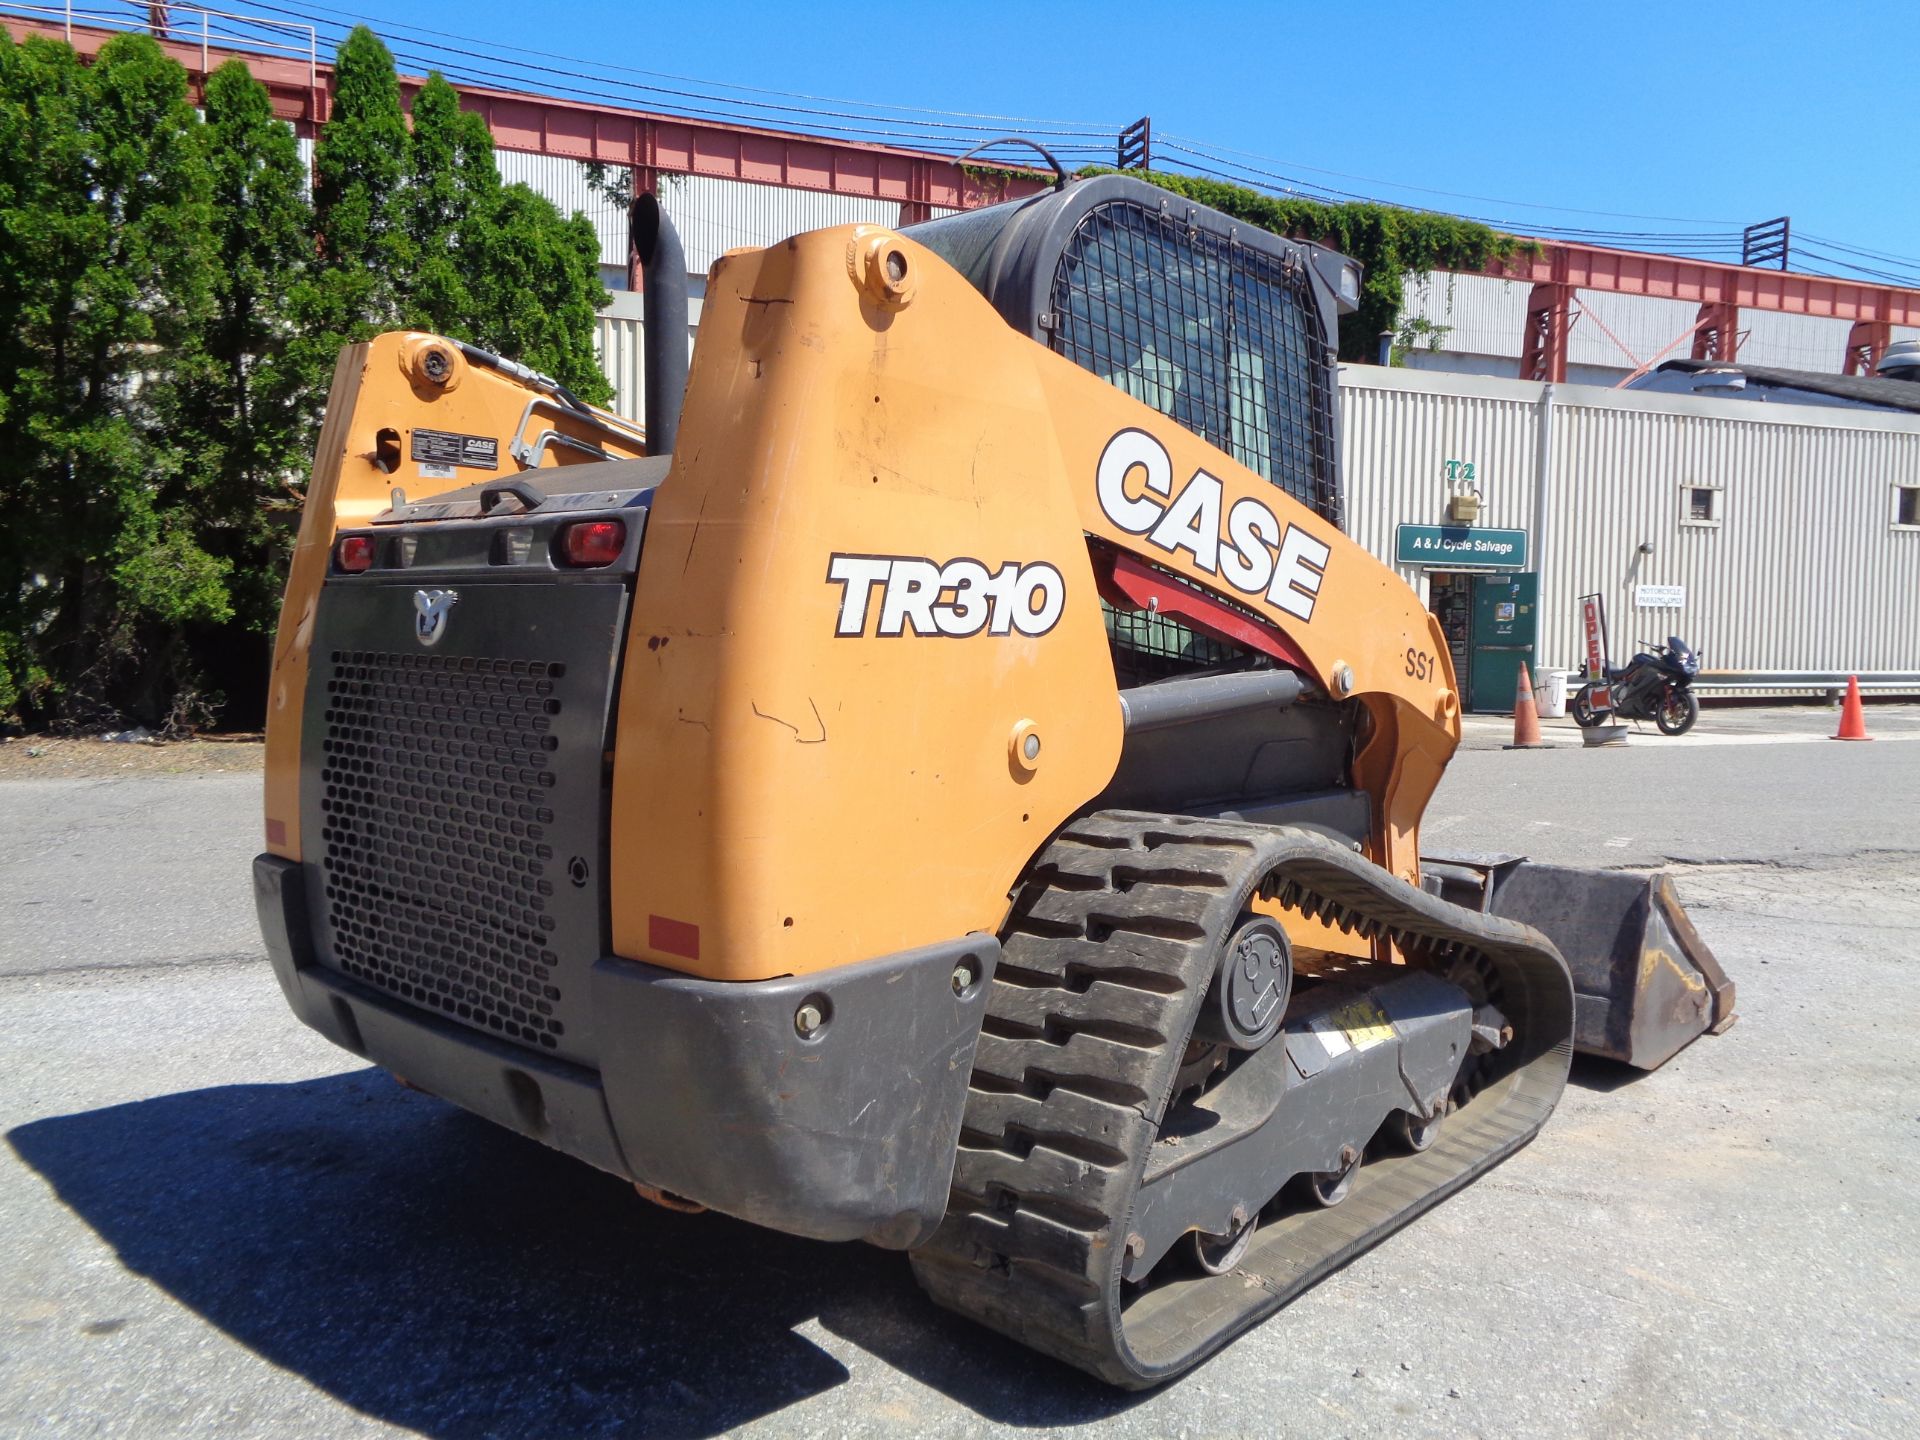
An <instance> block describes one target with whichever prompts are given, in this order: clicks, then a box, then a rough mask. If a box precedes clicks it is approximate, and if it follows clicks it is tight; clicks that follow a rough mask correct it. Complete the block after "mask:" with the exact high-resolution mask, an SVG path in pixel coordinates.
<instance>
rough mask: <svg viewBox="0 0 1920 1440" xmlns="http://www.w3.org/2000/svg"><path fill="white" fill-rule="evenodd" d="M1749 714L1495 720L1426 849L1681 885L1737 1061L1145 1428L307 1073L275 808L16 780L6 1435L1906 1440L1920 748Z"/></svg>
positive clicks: (1569, 1115)
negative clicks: (277, 968) (1657, 722)
mask: <svg viewBox="0 0 1920 1440" xmlns="http://www.w3.org/2000/svg"><path fill="white" fill-rule="evenodd" d="M1735 713H1737V714H1738V716H1739V718H1738V719H1737V721H1729V720H1722V719H1720V718H1719V712H1714V711H1709V712H1708V717H1707V718H1706V719H1705V720H1703V721H1702V724H1701V728H1700V731H1699V732H1698V733H1697V734H1696V735H1695V736H1689V737H1685V738H1684V739H1683V740H1681V741H1665V740H1663V739H1662V738H1661V737H1657V736H1653V735H1652V734H1651V733H1649V734H1648V735H1647V736H1646V737H1643V738H1641V737H1637V738H1635V739H1634V740H1632V741H1630V742H1629V744H1628V745H1627V746H1626V747H1624V748H1623V749H1620V750H1608V751H1588V750H1584V749H1582V748H1579V747H1577V746H1572V745H1565V744H1562V745H1557V746H1555V747H1554V748H1552V749H1549V750H1544V751H1527V752H1507V751H1503V750H1500V749H1498V748H1495V747H1496V746H1497V743H1498V737H1497V732H1496V731H1488V730H1487V729H1486V727H1485V725H1484V724H1482V723H1481V722H1478V721H1475V722H1470V724H1469V732H1470V748H1469V749H1468V751H1467V752H1466V753H1463V754H1462V755H1461V756H1459V757H1458V758H1457V759H1456V761H1455V764H1454V766H1453V767H1452V769H1451V770H1450V772H1449V774H1448V776H1447V779H1446V781H1445V782H1444V784H1443V786H1442V788H1441V791H1440V793H1439V795H1438V796H1437V798H1436V801H1435V804H1434V807H1433V811H1432V814H1431V819H1430V823H1429V826H1428V830H1427V834H1428V837H1429V842H1430V845H1431V846H1432V847H1434V848H1453V849H1458V850H1473V851H1489V850H1497V851H1509V852H1520V853H1532V854H1535V855H1537V856H1539V857H1540V858H1544V859H1555V860H1562V861H1576V862H1579V863H1587V864H1597V865H1619V866H1640V865H1649V864H1659V863H1671V864H1673V865H1674V866H1675V868H1676V871H1677V874H1678V883H1679V886H1680V890H1681V894H1682V896H1683V898H1684V899H1685V900H1686V902H1687V903H1688V905H1689V907H1690V909H1691V912H1692V914H1693V915H1694V918H1695V920H1696V922H1697V924H1698V926H1699V928H1700V930H1701V932H1702V933H1703V935H1704V936H1705V937H1706V939H1707V940H1708V942H1709V943H1710V944H1711V945H1712V946H1713V947H1714V948H1715V950H1716V951H1717V952H1718V954H1719V955H1720V957H1721V959H1722V961H1723V962H1724V964H1725V965H1726V967H1727V969H1728V970H1729V971H1730V972H1731V973H1732V974H1733V976H1734V978H1735V980H1736V981H1737V983H1738V985H1739V993H1740V1012H1741V1019H1740V1021H1739V1022H1738V1023H1737V1024H1736V1025H1735V1026H1734V1027H1733V1029H1732V1030H1731V1031H1729V1032H1728V1033H1727V1034H1726V1035H1724V1036H1721V1037H1717V1038H1711V1039H1707V1040H1703V1041H1701V1042H1699V1043H1698V1044H1696V1045H1694V1046H1693V1047H1691V1048H1690V1049H1688V1050H1687V1051H1685V1052H1683V1053H1682V1054H1681V1055H1680V1056H1679V1057H1678V1058H1677V1059H1675V1060H1674V1061H1673V1062H1672V1063H1671V1064H1670V1065H1668V1066H1667V1067H1666V1068H1665V1069H1663V1070H1661V1071H1659V1072H1657V1073H1655V1074H1653V1075H1649V1076H1636V1075H1634V1074H1632V1073H1631V1072H1627V1071H1624V1070H1621V1069H1618V1068H1615V1067H1612V1066H1608V1065H1604V1064H1599V1063H1590V1062H1582V1063H1580V1064H1579V1065H1578V1066H1577V1067H1576V1071H1575V1079H1574V1084H1573V1085H1572V1086H1570V1087H1569V1089H1568V1091H1567V1094H1566V1097H1565V1099H1564V1100H1563V1101H1562V1103H1561V1106H1560V1108H1559V1110H1558V1112H1557V1113H1556V1115H1555V1117H1554V1118H1553V1120H1552V1121H1551V1122H1550V1123H1549V1125H1548V1127H1547V1129H1546V1130H1545V1132H1544V1133H1543V1134H1542V1135H1541V1137H1540V1138H1539V1139H1538V1140H1537V1141H1535V1142H1534V1143H1533V1144H1532V1145H1531V1146H1529V1147H1527V1148H1526V1149H1525V1150H1523V1151H1522V1152H1521V1153H1520V1154H1518V1155H1517V1156H1516V1157H1514V1158H1513V1159H1511V1160H1509V1161H1508V1162H1507V1163H1505V1164H1504V1165H1502V1166H1500V1167H1499V1168H1498V1169H1497V1170H1495V1171H1494V1172H1492V1173H1491V1174H1490V1175H1488V1176H1487V1177H1485V1178H1483V1179H1482V1180H1480V1181H1478V1182H1477V1183H1475V1184H1474V1185H1472V1186H1470V1187H1469V1188H1468V1189H1467V1190H1465V1191H1464V1192H1462V1193H1461V1194H1460V1195H1458V1196H1456V1197H1454V1198H1452V1199H1449V1200H1447V1201H1446V1202H1445V1203H1443V1204H1442V1205H1440V1206H1439V1207H1437V1208H1436V1209H1435V1210H1434V1211H1432V1212H1431V1213H1429V1214H1428V1215H1426V1216H1425V1217H1423V1218H1421V1219H1420V1220H1418V1221H1416V1222H1415V1223H1414V1224H1413V1225H1412V1226H1411V1227H1409V1228H1408V1229H1407V1230H1405V1231H1403V1232H1401V1233H1400V1234H1398V1235H1396V1236H1394V1237H1392V1238H1391V1239H1389V1240H1388V1241H1386V1242H1385V1243H1384V1244H1382V1245H1380V1246H1379V1247H1377V1248H1376V1249H1374V1250H1372V1251H1370V1252H1369V1253H1367V1254H1366V1255H1364V1256H1362V1257H1361V1258H1360V1259H1359V1260H1357V1261H1356V1262H1354V1263H1353V1264H1352V1265H1350V1266H1348V1267H1347V1268H1346V1269H1345V1270H1343V1271H1341V1272H1339V1273H1338V1274H1337V1275H1335V1276H1333V1277H1332V1278H1331V1279H1329V1280H1327V1281H1326V1282H1324V1283H1323V1284H1322V1285H1320V1286H1319V1287H1317V1288H1316V1289H1315V1290H1314V1291H1312V1292H1310V1293H1309V1294H1308V1295H1307V1296H1306V1297H1304V1298H1303V1299H1301V1300H1300V1301H1298V1302H1296V1303H1295V1304H1294V1305H1292V1306H1291V1307H1289V1308H1288V1309H1287V1310H1286V1311H1284V1312H1282V1314H1281V1315H1279V1316H1278V1317H1276V1318H1275V1319H1273V1320H1271V1321H1269V1322H1268V1323H1266V1324H1265V1325H1263V1326H1261V1327H1259V1328H1258V1329H1257V1330H1255V1331H1253V1332H1252V1333H1250V1334H1248V1335H1247V1336H1245V1337H1244V1338H1242V1339H1241V1340H1239V1341H1238V1342H1237V1343H1235V1344H1234V1345H1233V1346H1232V1347H1231V1348H1230V1349H1228V1350H1227V1351H1226V1352H1225V1353H1223V1354H1222V1355H1220V1356H1219V1357H1217V1358H1216V1359H1214V1360H1212V1361H1211V1362H1209V1363H1207V1364H1206V1365H1204V1366H1202V1367H1201V1368H1200V1369H1199V1370H1197V1371H1196V1372H1194V1373H1193V1374H1192V1375H1190V1376H1189V1377H1187V1378H1186V1379H1185V1380H1183V1381H1181V1382H1179V1383H1177V1384H1175V1385H1172V1386H1169V1387H1166V1388H1163V1389H1162V1390H1159V1391H1156V1392H1154V1393H1152V1394H1150V1395H1147V1396H1123V1395H1118V1394H1115V1393H1113V1392H1110V1391H1107V1390H1105V1389H1104V1388H1102V1387H1100V1386H1098V1385H1096V1384H1094V1383H1093V1382H1091V1381H1088V1380H1085V1379H1083V1378H1082V1377H1080V1376H1079V1375H1077V1374H1076V1373H1074V1372H1071V1371H1067V1370H1064V1369H1062V1368H1061V1367H1059V1366H1057V1365H1055V1364H1054V1363H1052V1362H1050V1361H1047V1360H1044V1359H1042V1358H1040V1357H1038V1356H1035V1355H1032V1354H1029V1353H1028V1352H1026V1351H1024V1350H1022V1349H1020V1348H1018V1347H1016V1346H1014V1345H1012V1344H1010V1343H1008V1342H1005V1341H1002V1340H1000V1339H998V1338H997V1337H995V1336H992V1335H989V1334H986V1333H984V1332H982V1331H980V1330H977V1329H975V1328H974V1327H972V1326H970V1325H968V1324H966V1323H964V1322H962V1321H959V1320H957V1319H954V1318H952V1317H950V1316H947V1315H944V1314H942V1313H941V1312H939V1311H937V1310H935V1309H934V1308H933V1306H932V1305H931V1304H930V1303H928V1302H927V1301H926V1300H924V1298H923V1297H922V1296H921V1295H920V1294H919V1292H918V1291H917V1290H916V1288H915V1287H914V1284H913V1281H912V1278H911V1275H910V1274H909V1272H908V1269H907V1266H906V1264H905V1262H904V1260H903V1259H902V1258H901V1257H899V1256H897V1255H893V1254H888V1253H885V1252H881V1251H877V1250H873V1249H869V1248H867V1247H864V1246H860V1245H822V1244H815V1243H811V1242H806V1241H800V1240H794V1239H790V1238H786V1237H783V1236H779V1235H774V1234H771V1233H768V1232H764V1231H758V1230H755V1229H752V1228H751V1227H748V1226H745V1225H742V1224H739V1223H736V1222H734V1221H731V1220H727V1219H724V1218H721V1217H717V1216H711V1215H703V1216H679V1215H673V1214H668V1213H666V1212H663V1211H660V1210H658V1209H656V1208H654V1207H652V1206H649V1205H647V1204H645V1203H643V1202H641V1201H639V1200H638V1199H637V1198H636V1197H635V1196H634V1195H633V1194H632V1192H631V1191H630V1190H629V1189H627V1188H626V1187H625V1186H623V1185H621V1184H619V1183H618V1182H616V1181H614V1180H612V1179H610V1178H609V1177H606V1176H604V1175H600V1174H598V1173H597V1172H594V1171H592V1170H589V1169H588V1168H586V1167H584V1166H582V1165H579V1164H576V1163H574V1162H572V1161H569V1160H566V1159H565V1158H563V1157H560V1156H558V1155H556V1154H554V1153H552V1152H549V1151H546V1150H544V1149H542V1148H541V1147H539V1146H538V1145H535V1144H533V1143H531V1142H527V1141H523V1140H521V1139H519V1138H517V1137H514V1136H511V1135H507V1134H505V1133H502V1132H498V1131H496V1130H494V1129H493V1128H492V1127H489V1126H487V1125H485V1124H483V1123H481V1122H479V1121H476V1120H473V1119H471V1118H469V1117H467V1116H465V1115H463V1114H461V1113H459V1112H458V1111H455V1110H453V1109H451V1108H450V1107H448V1106H446V1105H444V1104H442V1103H441V1102H438V1101H436V1100H433V1099H431V1098H429V1097H426V1096H424V1095H420V1094H417V1093H414V1092H411V1091H407V1090H404V1089H402V1088H400V1087H399V1086H397V1085H396V1084H394V1083H393V1082H392V1081H391V1080H389V1079H388V1078H386V1077H385V1076H384V1075H382V1074H380V1073H379V1072H376V1071H373V1070H370V1069H368V1068H367V1067H366V1066H365V1065H364V1063H363V1062H361V1061H359V1060H357V1059H356V1058H355V1057H353V1056H351V1055H348V1054H346V1053H344V1052H342V1051H339V1050H336V1049H334V1048H332V1047H331V1046H329V1045H328V1044H327V1043H326V1042H324V1041H322V1040H321V1039H319V1037H317V1036H315V1035H313V1034H311V1033H310V1032H307V1031H305V1030H304V1029H302V1028H301V1027H300V1026H299V1025H298V1024H296V1023H295V1022H294V1021H293V1020H292V1018H291V1016H290V1015H289V1014H288V1013H287V1011H286V1009H285V1007H284V1004H283V1002H282V1000H281V998H280V996H279V993H278V990H277V989H276V987H275V985H274V983H273V980H272V977H271V975H270V973H269V972H268V970H267V968H266V966H265V964H264V962H263V961H262V960H261V959H260V958H259V955H258V946H257V940H256V937H255V934H254V929H253V918H252V914H251V903H250V896H249V892H248V886H247V866H248V862H249V861H250V860H251V858H252V855H253V854H254V851H255V849H256V845H257V831H258V824H259V820H258V780H257V777H255V776H251V775H245V774H224V775H197V774H185V775H172V776H169V775H157V774H141V775H137V776H129V777H126V778H116V777H106V778H100V779H57V780H40V779H32V778H28V779H13V780H7V781H4V782H0V1133H4V1136H5V1140H6V1144H5V1146H0V1215H4V1216H5V1217H6V1227H5V1231H4V1234H5V1245H4V1249H3V1250H0V1337H3V1338H0V1435H35V1436H38V1435H49V1436H55V1435H57V1436H83V1435H85V1436H91V1435H123V1436H139V1437H147V1436H175V1435H195V1436H201V1435H218V1436H255V1435H262V1436H282V1435H285V1436H312V1437H334V1436H376V1435H379V1436H387V1435H396V1434H408V1433H417V1434H424V1435H430V1436H436V1437H450V1440H452V1437H482V1436H522V1435H525V1436H573V1435H582V1436H585V1435H594V1436H599V1435H620V1436H626V1435H636V1436H637V1435H656V1434H657V1435H711V1434H718V1433H726V1432H738V1433H742V1434H747V1435H754V1436H780V1437H785V1436H795V1437H798V1436H816V1435H822V1436H825V1435H853V1436H867V1435H915V1436H919V1435H940V1436H947V1435H953V1436H973V1435H982V1434H1001V1433H1032V1434H1049V1433H1067V1432H1074V1433H1079V1432H1082V1431H1093V1432H1095V1433H1099V1434H1103V1435H1105V1434H1112V1435H1116V1436H1127V1437H1135V1436H1140V1437H1145V1436H1156V1437H1157V1436H1167V1435H1239V1434H1286V1435H1409V1434H1411V1435H1424V1434H1431V1435H1456V1434H1463V1433H1484V1434H1499V1435H1514V1434H1520V1435H1564V1434H1590V1435H1599V1434H1607V1435H1659V1436H1665V1435H1674V1434H1712V1435H1719V1434H1729V1435H1749V1434H1750V1435H1785V1434H1793V1435H1800V1434H1821V1435H1876V1436H1879V1435H1899V1434H1920V1374H1917V1372H1920V1367H1917V1366H1916V1363H1915V1355H1916V1354H1920V1303H1917V1302H1916V1296H1920V1244H1916V1242H1915V1241H1914V1239H1913V1236H1914V1235H1915V1233H1916V1232H1917V1231H1920V1198H1916V1185H1915V1181H1916V1179H1920V1105H1916V1104H1915V1102H1914V1101H1913V1099H1912V1098H1911V1097H1912V1091H1911V1089H1910V1088H1909V1087H1910V1085H1911V1072H1912V1063H1911V1058H1910V1057H1911V1056H1912V1054H1913V1053H1914V1050H1915V1046H1916V1043H1917V1042H1920V965H1916V961H1915V957H1914V953H1913V952H1914V940H1915V936H1916V933H1917V932H1920V886H1916V885H1915V883H1914V880H1913V871H1914V866H1915V862H1916V857H1920V821H1916V820H1915V818H1914V817H1915V816H1916V815H1920V744H1916V743H1912V741H1913V739H1914V738H1915V737H1920V710H1916V709H1911V708H1900V709H1894V708H1890V707H1877V706H1876V707H1873V708H1871V709H1870V710H1869V712H1868V721H1869V726H1870V728H1871V729H1872V730H1873V731H1874V732H1875V733H1876V734H1879V735H1881V736H1882V737H1883V738H1882V739H1881V740H1879V741H1877V742H1876V743H1872V744H1865V745H1847V744H1839V743H1834V742H1828V741H1824V740H1820V742H1819V743H1814V741H1815V740H1816V739H1818V732H1819V729H1820V727H1821V726H1822V725H1825V726H1828V727H1830V725H1831V721H1832V716H1831V713H1830V712H1821V711H1817V710H1806V711H1767V712H1735ZM1770 716H1771V717H1774V718H1771V719H1770V718H1768V717H1770ZM1809 731H1811V733H1810V734H1809ZM1721 735H1728V736H1758V737H1761V738H1759V739H1755V740H1747V739H1741V740H1723V741H1720V742H1719V743H1714V737H1716V736H1721ZM1803 735H1805V736H1807V738H1805V739H1801V738H1799V737H1801V736H1803ZM1768 736H1774V737H1777V738H1774V739H1768V738H1766V737H1768ZM1903 737H1904V738H1903Z"/></svg>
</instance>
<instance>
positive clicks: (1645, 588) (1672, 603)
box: [1633, 585, 1687, 610]
mask: <svg viewBox="0 0 1920 1440" xmlns="http://www.w3.org/2000/svg"><path fill="white" fill-rule="evenodd" d="M1633 603H1634V605H1635V606H1636V607H1637V608H1638V609H1641V610H1678V609H1680V608H1681V607H1682V606H1684V605H1685V604H1686V603H1687V587H1686V586H1684V585H1636V586H1634V587H1633Z"/></svg>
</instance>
